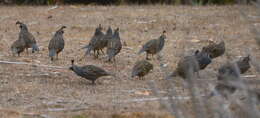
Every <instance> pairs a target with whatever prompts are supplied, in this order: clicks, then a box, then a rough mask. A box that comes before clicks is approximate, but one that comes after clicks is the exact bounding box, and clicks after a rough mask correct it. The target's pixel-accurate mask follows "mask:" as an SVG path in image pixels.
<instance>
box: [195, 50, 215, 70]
mask: <svg viewBox="0 0 260 118" xmlns="http://www.w3.org/2000/svg"><path fill="white" fill-rule="evenodd" d="M195 56H196V59H197V61H198V64H199V67H200V70H203V69H205V68H206V67H207V66H208V65H209V64H210V63H211V58H210V57H209V54H208V53H205V52H202V51H201V52H200V51H199V50H197V51H196V52H195Z"/></svg>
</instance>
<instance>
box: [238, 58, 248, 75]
mask: <svg viewBox="0 0 260 118" xmlns="http://www.w3.org/2000/svg"><path fill="white" fill-rule="evenodd" d="M249 61H250V57H249V55H248V56H247V57H242V58H240V60H238V61H237V62H236V63H237V66H238V68H239V69H240V73H241V74H243V73H245V72H246V71H247V70H249V69H250V67H251V66H250V64H249Z"/></svg>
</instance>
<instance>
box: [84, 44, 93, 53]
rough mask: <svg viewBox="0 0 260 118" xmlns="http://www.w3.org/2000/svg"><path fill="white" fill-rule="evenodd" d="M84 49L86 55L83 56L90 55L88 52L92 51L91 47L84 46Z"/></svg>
mask: <svg viewBox="0 0 260 118" xmlns="http://www.w3.org/2000/svg"><path fill="white" fill-rule="evenodd" d="M85 47H86V48H88V49H87V50H86V53H85V55H89V54H90V51H91V50H92V46H89V45H88V46H85Z"/></svg>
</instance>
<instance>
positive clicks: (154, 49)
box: [138, 31, 166, 60]
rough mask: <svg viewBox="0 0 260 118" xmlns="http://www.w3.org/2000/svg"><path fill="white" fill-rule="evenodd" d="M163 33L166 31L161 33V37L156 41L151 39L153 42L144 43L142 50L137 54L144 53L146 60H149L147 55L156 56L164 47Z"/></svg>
mask: <svg viewBox="0 0 260 118" xmlns="http://www.w3.org/2000/svg"><path fill="white" fill-rule="evenodd" d="M165 33H166V31H163V33H162V35H161V36H160V37H159V38H158V39H153V40H150V41H148V42H146V43H145V44H144V45H143V47H142V49H141V50H140V51H139V52H138V54H141V53H143V52H146V59H147V60H149V57H148V55H149V54H151V55H152V56H153V55H154V54H157V53H158V52H160V51H161V50H162V49H163V47H164V43H165V39H166V35H165Z"/></svg>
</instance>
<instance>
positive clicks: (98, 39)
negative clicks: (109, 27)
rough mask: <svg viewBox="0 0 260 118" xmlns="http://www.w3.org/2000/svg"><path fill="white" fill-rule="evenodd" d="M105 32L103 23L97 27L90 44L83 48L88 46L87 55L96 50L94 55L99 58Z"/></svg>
mask: <svg viewBox="0 0 260 118" xmlns="http://www.w3.org/2000/svg"><path fill="white" fill-rule="evenodd" d="M104 36H105V35H104V33H103V32H102V27H101V24H99V26H98V27H97V28H96V30H95V33H94V36H92V38H91V40H90V42H89V44H88V45H87V46H85V47H83V48H87V51H86V53H85V55H88V54H90V52H91V51H92V50H93V51H94V57H95V58H98V56H99V50H101V49H102V40H103V38H104Z"/></svg>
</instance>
